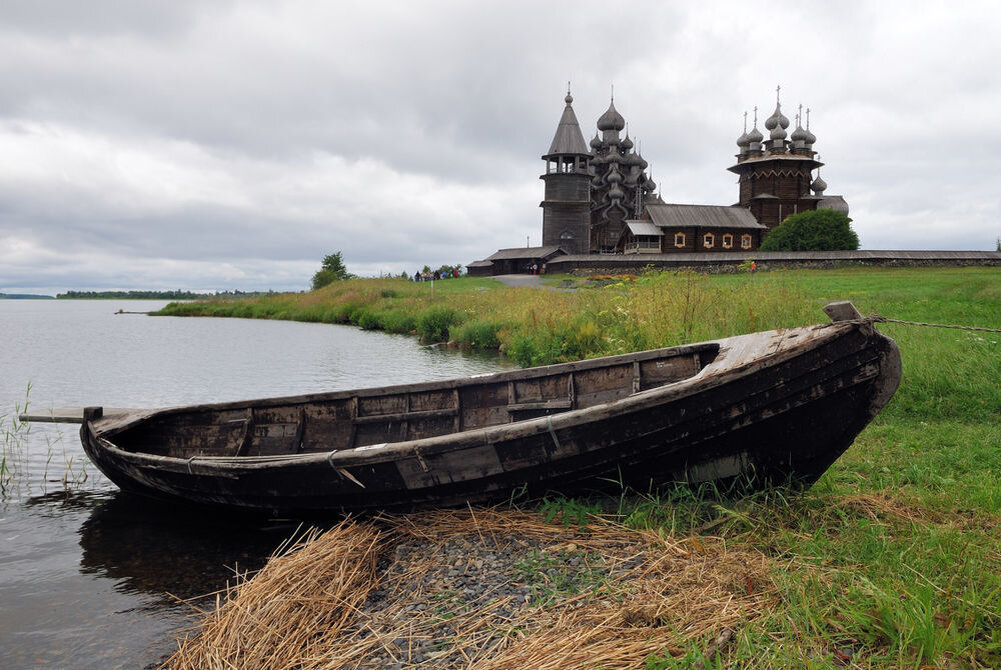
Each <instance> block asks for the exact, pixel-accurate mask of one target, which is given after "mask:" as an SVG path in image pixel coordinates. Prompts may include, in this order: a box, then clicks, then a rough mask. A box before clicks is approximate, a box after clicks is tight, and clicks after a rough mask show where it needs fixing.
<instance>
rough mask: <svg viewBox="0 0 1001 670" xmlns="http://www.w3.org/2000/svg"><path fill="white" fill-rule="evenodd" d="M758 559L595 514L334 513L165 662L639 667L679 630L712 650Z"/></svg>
mask: <svg viewBox="0 0 1001 670" xmlns="http://www.w3.org/2000/svg"><path fill="white" fill-rule="evenodd" d="M456 556H459V557H460V560H459V561H457V562H455V563H454V564H452V562H453V560H454V559H455V557H456ZM380 559H381V560H380ZM443 563H445V564H448V565H445V564H443ZM459 563H463V565H461V566H459ZM533 566H534V567H533ZM540 566H541V567H540ZM536 567H537V568H538V569H535V568H536ZM767 568H768V565H767V562H766V559H765V557H764V556H763V555H762V554H760V553H756V552H750V551H746V550H733V549H730V548H728V547H727V546H726V544H725V543H724V542H723V541H722V540H711V539H706V538H701V539H695V538H688V539H685V540H677V539H674V538H665V537H662V536H661V535H658V534H657V533H656V532H653V531H651V532H637V531H635V530H631V529H627V528H624V527H621V526H619V525H617V524H616V523H614V522H613V521H610V520H608V519H603V518H594V519H592V520H591V522H590V523H589V524H588V525H587V526H585V527H577V526H571V527H563V526H561V525H553V524H550V523H545V522H544V521H543V520H542V519H541V518H540V517H539V516H538V515H536V514H530V513H524V512H517V511H511V510H498V509H477V510H473V509H470V510H464V511H435V512H429V513H426V514H420V515H406V516H396V517H386V518H382V519H379V520H377V521H367V522H354V521H345V522H343V523H341V524H340V525H338V526H336V527H335V528H333V529H331V530H329V531H327V532H325V533H323V534H317V535H315V536H310V537H307V538H305V539H304V540H303V541H299V542H296V543H295V544H294V546H292V547H291V549H290V550H289V551H287V552H286V553H284V554H283V555H280V556H277V555H276V556H275V557H274V558H272V560H271V561H270V562H269V563H268V564H267V566H265V568H264V569H263V570H261V572H260V573H258V574H257V575H256V576H255V577H253V578H252V579H249V580H246V581H244V582H243V583H242V584H240V585H239V586H237V587H235V588H234V589H232V590H231V591H229V592H228V593H227V594H226V598H225V600H224V602H222V604H221V606H219V607H218V608H217V610H216V611H213V612H210V613H207V614H205V615H204V620H203V621H202V623H201V625H200V627H199V631H198V634H197V636H195V637H193V638H191V639H187V640H185V641H184V642H183V643H182V644H181V647H180V649H179V651H178V652H177V653H175V654H174V656H173V657H171V658H170V659H169V660H168V661H167V663H166V665H165V667H168V668H172V669H188V668H199V669H210V670H211V669H215V668H269V669H292V668H295V669H306V668H309V669H320V668H324V669H327V668H331V669H332V668H378V667H418V666H419V667H422V668H476V669H478V670H485V669H491V670H500V669H506V668H511V669H514V668H518V669H521V668H529V667H530V668H537V669H538V670H549V669H554V670H555V669H556V668H559V669H560V670H565V669H566V668H591V667H615V668H640V667H643V664H644V661H645V659H647V658H648V657H649V656H650V655H651V654H654V653H656V654H660V655H663V654H665V653H673V654H678V653H681V650H682V648H683V646H684V645H685V644H686V643H690V642H691V641H692V640H703V641H704V643H705V644H706V649H707V650H708V651H710V652H714V651H715V648H714V646H713V645H714V642H713V641H714V640H729V638H730V636H731V634H732V631H734V630H735V629H738V628H739V627H740V626H741V625H742V623H743V622H745V621H748V620H750V619H753V618H756V617H757V616H758V615H759V614H761V613H762V612H763V611H764V609H765V608H766V607H767V606H768V605H769V604H770V603H771V602H772V600H773V598H774V595H773V585H772V583H771V582H770V580H769V578H768V576H767ZM491 571H493V572H491ZM456 573H461V576H457V575H456ZM516 579H517V580H520V582H521V584H520V586H518V585H515V587H516V588H515V590H514V591H512V590H511V588H512V587H510V586H508V587H505V586H503V583H504V582H508V583H510V582H514V581H515V580H516ZM462 580H465V581H462ZM473 582H475V583H476V588H472V589H468V588H467V589H463V588H461V587H462V585H463V584H467V585H468V584H471V583H473ZM529 582H530V583H531V590H530V589H529V584H528V583H529ZM568 585H569V587H570V588H567V586H568ZM518 589H520V590H518ZM529 594H531V595H529Z"/></svg>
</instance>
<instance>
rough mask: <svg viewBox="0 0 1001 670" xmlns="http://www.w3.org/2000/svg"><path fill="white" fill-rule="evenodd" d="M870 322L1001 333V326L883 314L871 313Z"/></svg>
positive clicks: (868, 320) (868, 317) (867, 318)
mask: <svg viewBox="0 0 1001 670" xmlns="http://www.w3.org/2000/svg"><path fill="white" fill-rule="evenodd" d="M865 321H867V322H869V323H901V324H904V325H905V326H925V327H928V328H952V329H954V330H969V331H976V332H980V333H1001V328H981V327H979V326H958V325H954V324H946V323H924V322H922V321H901V320H900V319H889V318H887V317H885V316H883V315H881V314H870V315H869V316H867V317H866V318H865Z"/></svg>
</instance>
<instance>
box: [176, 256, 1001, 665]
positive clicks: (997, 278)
mask: <svg viewBox="0 0 1001 670" xmlns="http://www.w3.org/2000/svg"><path fill="white" fill-rule="evenodd" d="M553 283H554V284H558V283H559V278H557V279H555V280H554V282H553ZM338 284H339V285H338V286H333V287H330V288H329V290H327V289H324V290H323V291H317V292H313V293H309V294H296V295H289V296H275V297H270V298H265V299H260V300H255V301H249V302H244V303H232V304H222V305H220V304H218V303H201V304H195V305H185V306H175V307H171V308H170V310H168V311H169V312H170V313H185V312H186V313H201V314H212V313H214V314H227V315H232V316H258V317H265V318H302V319H310V320H317V321H325V322H336V323H356V324H359V325H362V326H363V327H372V328H383V329H386V330H389V329H391V328H396V330H393V332H413V333H414V334H415V335H416V334H418V330H420V335H422V336H423V337H426V338H436V339H445V338H447V339H453V340H456V341H459V342H460V343H463V344H465V345H466V346H478V347H488V348H495V347H496V348H502V349H503V350H504V352H505V353H506V354H507V355H510V356H512V357H513V358H515V359H516V360H517V361H518V362H519V363H521V364H523V365H529V364H542V363H549V362H553V361H561V360H573V359H579V358H586V357H591V356H599V355H603V354H611V353H619V352H625V351H633V350H638V349H644V348H651V347H658V346H667V345H673V344H681V343H685V342H693V341H699V340H704V339H713V338H718V337H721V336H727V335H735V334H739V333H744V332H752V331H757V330H765V329H770V328H781V327H789V326H796V325H803V324H807V323H816V322H820V321H824V320H825V317H824V316H823V314H822V313H821V311H820V308H821V307H822V306H823V305H824V304H825V303H826V302H828V301H830V300H845V299H847V300H852V301H853V302H854V303H855V305H856V307H858V309H859V310H860V311H861V312H862V313H864V314H868V313H880V314H882V315H884V316H886V317H889V318H895V319H901V320H908V321H921V322H931V323H944V324H962V325H970V326H980V327H986V328H1001V269H997V268H952V269H950V268H934V269H926V268H844V269H838V270H827V271H776V272H767V273H757V274H755V275H753V276H752V275H748V274H739V275H725V276H724V275H720V276H705V275H691V274H674V273H654V274H648V275H643V276H641V277H638V278H635V279H632V278H629V279H624V280H622V281H612V282H607V281H606V282H601V283H597V284H596V285H595V286H594V287H592V288H580V289H578V290H575V291H557V290H543V289H538V288H533V289H529V288H517V289H515V288H506V287H503V286H500V285H499V284H496V283H494V282H492V281H490V280H479V279H460V280H449V281H445V282H435V295H434V296H432V295H431V293H430V290H429V288H430V287H429V286H427V285H422V284H412V283H407V282H401V281H391V280H356V281H350V282H339V283H338ZM578 284H579V282H578ZM390 324H395V325H390ZM418 324H424V325H423V326H421V327H420V329H419V328H418ZM878 327H879V329H880V330H881V331H882V332H884V333H886V334H887V335H889V336H890V337H893V338H894V339H895V340H896V341H897V343H898V344H899V346H900V349H901V355H902V359H903V380H902V383H901V386H900V389H899V390H898V392H897V394H896V396H895V397H894V398H893V400H892V401H891V402H890V404H889V405H888V406H887V407H886V408H885V409H884V411H883V412H882V413H881V414H880V415H879V416H878V417H877V418H876V420H875V421H874V422H873V423H872V424H871V425H870V426H869V427H868V428H867V429H866V430H865V431H864V432H863V433H862V434H861V435H860V436H859V438H858V439H857V440H856V442H855V444H854V445H853V446H852V447H851V448H850V449H849V450H848V452H846V454H845V455H844V456H842V458H840V459H839V460H838V461H837V462H836V463H835V464H834V466H832V467H831V469H830V470H829V471H828V472H827V474H825V475H824V477H823V478H821V480H820V481H819V482H818V483H817V484H816V485H815V486H814V487H813V488H812V489H811V490H810V491H808V492H806V493H803V494H800V495H795V496H789V495H787V494H786V493H785V492H782V491H772V492H766V493H763V494H760V495H759V496H755V497H753V498H750V499H744V500H739V501H733V500H727V499H725V498H720V497H719V496H717V495H715V494H713V492H711V491H692V490H690V489H668V490H665V491H650V492H643V495H641V496H635V495H630V496H628V497H626V496H624V497H623V498H622V500H620V501H617V503H615V504H614V505H613V511H615V512H616V513H617V514H619V515H620V517H621V519H622V520H623V522H625V523H627V524H629V525H631V526H633V527H636V528H657V529H659V530H660V531H661V532H663V533H664V534H666V535H670V536H673V537H676V538H692V537H694V538H696V539H697V537H698V536H699V535H705V534H712V535H720V536H723V537H724V538H726V540H727V542H730V543H736V544H740V545H746V546H747V547H750V548H754V549H757V550H758V551H760V552H763V553H764V554H766V555H767V556H769V557H770V559H771V561H772V564H773V565H774V569H773V574H772V579H773V581H774V592H773V594H772V603H771V606H770V608H769V610H768V611H767V612H765V613H764V615H763V616H762V617H761V618H759V619H757V620H756V621H754V622H748V623H747V625H745V626H744V627H742V628H741V629H739V630H737V631H736V633H735V635H734V638H733V641H732V642H731V643H729V645H728V646H727V647H726V648H725V649H722V650H721V651H720V652H719V653H718V654H716V655H714V656H713V658H712V660H711V662H704V665H705V667H720V668H722V667H728V668H729V667H747V668H752V667H753V668H757V667H776V668H778V667H782V668H785V667H790V668H842V667H853V668H869V667H874V668H998V667H1001V632H999V631H1001V381H999V380H1001V333H978V332H966V331H961V330H946V329H938V328H928V327H919V326H908V325H900V324H893V323H887V324H880V325H879V326H878ZM817 429H818V430H823V429H824V427H823V426H818V428H817ZM589 504H590V503H578V502H574V501H564V502H559V501H552V500H549V501H547V502H546V503H545V504H544V505H543V506H542V508H541V511H542V513H543V514H546V515H553V514H554V509H555V510H557V511H558V515H557V516H559V517H560V518H562V519H563V520H564V522H566V519H567V518H573V519H579V518H581V517H583V516H586V510H588V509H590V508H589V507H588V505H589ZM581 510H585V512H581ZM574 515H576V516H574ZM554 518H555V517H554ZM575 523H576V521H575ZM708 644H709V641H708V640H706V641H702V642H698V643H689V644H688V645H687V646H686V647H685V653H684V654H683V655H681V656H679V657H663V656H657V655H652V656H651V658H650V659H648V663H647V666H648V667H650V668H668V667H694V666H693V664H695V663H697V662H699V661H700V660H702V661H704V660H705V659H704V655H703V652H704V650H705V648H706V646H707V645H708Z"/></svg>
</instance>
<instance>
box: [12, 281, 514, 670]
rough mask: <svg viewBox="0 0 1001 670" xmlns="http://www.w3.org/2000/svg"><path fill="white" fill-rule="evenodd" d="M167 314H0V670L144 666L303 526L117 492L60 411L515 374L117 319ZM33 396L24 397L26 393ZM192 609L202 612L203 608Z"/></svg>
mask: <svg viewBox="0 0 1001 670" xmlns="http://www.w3.org/2000/svg"><path fill="white" fill-rule="evenodd" d="M164 304H165V303H164V302H152V301H63V300H59V301H55V300H0V416H2V417H3V418H2V419H0V444H5V445H6V451H7V453H6V457H7V464H8V468H9V469H10V470H11V471H12V476H11V478H9V480H8V481H7V483H6V487H5V489H4V492H3V494H2V495H0V667H2V668H7V667H9V668H22V667H48V668H59V667H62V668H101V669H103V668H141V667H143V666H145V665H147V664H150V663H154V662H156V661H157V660H159V659H160V658H161V657H162V656H163V655H164V654H167V653H169V652H170V651H171V650H172V649H174V648H175V644H174V642H173V637H172V634H173V633H174V632H176V631H178V630H180V629H182V628H185V627H187V626H189V625H190V624H191V620H190V619H189V616H190V614H191V613H192V608H191V606H190V605H187V604H183V603H181V602H180V599H184V600H190V599H197V598H199V597H200V596H204V595H205V594H207V593H210V592H212V591H215V590H217V589H219V588H221V587H223V586H225V584H226V581H227V580H228V579H232V577H233V571H234V569H239V570H241V571H242V570H244V569H256V568H258V567H260V565H261V564H262V563H263V561H264V560H266V558H267V556H268V555H270V554H271V552H272V551H273V550H274V549H275V548H276V547H277V546H278V545H279V544H280V543H281V542H282V541H283V540H284V539H285V538H287V537H288V536H290V535H292V534H294V533H295V531H296V528H297V524H296V523H295V522H250V521H246V520H242V521H241V520H234V519H232V518H211V517H209V518H205V515H193V514H191V513H190V512H188V511H185V510H180V511H178V510H174V509H170V508H165V507H162V506H158V505H151V504H148V503H145V502H144V501H142V500H139V499H136V498H134V497H130V496H126V495H123V494H120V493H119V492H118V490H117V488H116V487H115V486H114V485H113V484H111V483H110V482H109V481H108V480H107V479H105V478H104V477H103V476H102V475H101V474H100V473H99V472H97V470H96V469H95V468H94V467H93V466H92V465H90V463H89V462H88V461H87V458H86V456H85V455H84V453H83V450H82V448H81V447H80V443H79V439H78V437H77V431H76V428H75V427H74V426H71V425H61V426H50V425H44V424H32V425H31V426H30V431H29V432H27V433H25V432H24V431H23V430H22V431H19V433H18V434H17V437H13V438H11V437H8V438H6V440H5V435H6V434H7V433H8V432H9V431H10V430H11V427H12V417H13V416H14V415H15V414H16V413H17V411H18V410H23V408H24V404H25V401H26V397H27V402H28V403H29V404H30V408H31V409H32V410H35V411H37V410H40V409H43V408H51V407H58V406H83V405H103V406H106V407H158V406H165V405H178V404H188V403H204V402H214V401H224V400H239V399H245V398H257V397H269V396H276V395H291V394H299V393H311V392H317V391H328V390H336V389H347V388H357V387H364V386H382V385H385V384H395V383H406V382H415V381H424V380H429V379H446V378H449V377H457V376H464V375H470V374H480V373H484V372H494V371H497V370H499V369H502V368H504V367H511V364H510V363H509V362H506V361H504V360H503V359H499V358H497V357H495V356H469V355H463V354H460V353H456V352H452V351H443V350H437V349H429V348H426V347H422V346H420V345H419V344H418V343H417V342H416V340H414V339H413V338H409V337H402V336H395V335H385V334H382V333H372V332H363V331H360V330H358V329H355V328H350V327H345V326H330V325H322V324H304V323H292V322H280V321H254V320H246V319H195V318H174V317H148V316H144V315H133V314H116V313H115V312H117V311H118V310H119V309H123V310H125V311H133V312H145V311H150V310H155V309H158V308H160V307H161V306H163V305H164ZM29 385H30V391H29V390H28V387H29ZM199 604H203V605H204V604H205V601H204V600H203V601H200V602H199Z"/></svg>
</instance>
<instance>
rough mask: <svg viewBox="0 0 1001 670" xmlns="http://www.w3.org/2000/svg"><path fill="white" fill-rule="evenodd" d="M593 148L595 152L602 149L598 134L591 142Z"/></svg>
mask: <svg viewBox="0 0 1001 670" xmlns="http://www.w3.org/2000/svg"><path fill="white" fill-rule="evenodd" d="M591 148H592V149H595V150H597V149H600V148H601V138H599V137H598V133H597V132H596V133H595V134H594V138H593V139H592V140H591Z"/></svg>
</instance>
